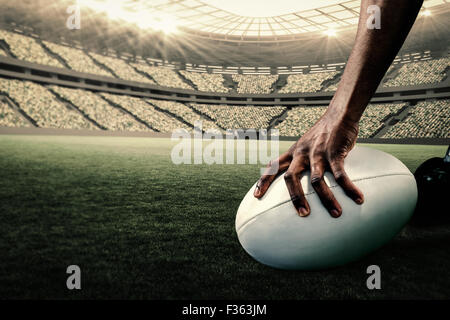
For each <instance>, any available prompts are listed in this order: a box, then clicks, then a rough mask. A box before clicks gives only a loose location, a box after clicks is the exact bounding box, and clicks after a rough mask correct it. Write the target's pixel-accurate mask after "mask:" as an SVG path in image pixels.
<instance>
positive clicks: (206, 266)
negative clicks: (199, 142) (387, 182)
mask: <svg viewBox="0 0 450 320" xmlns="http://www.w3.org/2000/svg"><path fill="white" fill-rule="evenodd" d="M277 2H278V4H272V3H271V4H269V3H267V5H266V4H264V5H260V6H257V5H255V3H256V2H255V1H248V4H243V3H242V1H241V4H240V2H238V1H227V2H226V3H225V2H223V1H222V2H220V1H207V0H177V1H170V0H152V1H139V0H135V1H132V0H122V1H114V2H112V1H104V0H103V1H102V0H80V1H72V0H59V1H50V0H34V1H25V0H24V1H17V2H11V1H6V0H0V4H1V7H2V14H1V15H0V148H1V150H2V151H1V156H0V163H1V168H2V178H1V179H0V197H1V199H2V200H1V202H0V212H2V223H1V224H0V228H1V232H0V238H1V239H2V241H1V242H0V246H1V251H0V252H1V255H2V262H1V263H0V266H1V268H0V269H2V271H3V272H2V273H1V274H0V297H1V298H2V299H23V298H25V299H27V298H31V299H95V298H97V299H98V298H102V299H271V300H280V299H381V298H384V299H411V298H413V299H417V298H425V299H448V298H449V297H450V289H449V288H450V278H449V277H447V276H446V274H447V269H448V268H447V267H448V266H450V256H449V250H448V245H449V243H450V228H449V227H448V225H445V224H441V225H438V226H431V227H426V228H423V227H422V228H419V227H416V226H414V225H408V226H406V227H405V228H404V229H403V230H402V232H401V233H400V234H399V235H398V236H397V237H396V238H395V239H394V240H393V241H392V242H390V243H389V244H388V245H387V246H385V247H383V248H382V249H380V250H378V251H376V252H374V253H372V254H370V255H368V256H367V257H365V258H364V259H363V260H361V261H357V262H355V263H352V264H350V265H348V266H345V267H342V268H336V269H332V270H329V271H327V272H320V271H317V272H316V271H314V272H307V273H304V272H291V271H289V272H286V271H279V270H273V269H271V268H269V267H265V266H263V265H260V264H257V263H256V262H255V261H253V260H252V259H251V257H249V256H248V255H247V254H246V253H245V252H244V251H243V250H242V248H241V247H240V245H239V242H238V240H237V238H236V235H235V229H234V219H235V215H236V211H237V208H238V207H239V204H240V201H241V200H242V197H243V195H245V193H246V192H247V191H248V189H249V188H250V187H251V186H252V184H253V183H254V182H255V181H256V180H257V179H258V178H259V175H260V167H261V166H260V165H255V164H248V163H247V164H242V165H228V164H214V165H209V164H200V165H189V164H182V165H175V164H174V163H172V162H171V158H170V157H171V150H172V148H173V146H174V145H175V144H176V143H175V142H174V141H173V139H171V136H172V134H173V132H174V131H176V130H178V129H180V128H181V129H185V130H187V131H188V132H194V131H195V128H196V123H198V121H201V123H202V129H201V130H203V131H204V132H206V131H207V130H214V131H215V132H220V133H225V132H227V130H238V129H242V130H256V131H257V132H260V131H261V130H268V131H271V130H274V131H277V132H278V134H279V138H280V140H281V141H280V150H282V151H285V150H287V149H288V148H289V147H290V146H291V145H292V143H293V142H294V141H296V140H297V139H298V138H299V137H301V136H302V135H303V134H305V133H306V132H307V131H308V130H309V128H311V127H312V126H313V125H314V124H315V123H316V121H317V120H319V118H320V117H321V116H322V114H323V113H324V112H325V110H326V109H327V106H328V105H329V104H330V101H331V100H332V98H333V96H334V93H335V92H336V90H337V88H338V86H339V83H340V80H341V77H342V75H343V72H344V69H345V66H346V63H347V59H348V57H349V55H350V53H351V50H352V46H353V42H354V39H355V34H356V28H357V23H358V17H359V7H360V5H361V3H360V1H353V0H351V1H345V0H344V1H343V0H330V1H325V0H324V1H314V2H313V1H311V2H309V1H308V3H306V2H300V1H297V2H299V3H297V4H296V5H293V3H292V1H277ZM250 3H251V4H250ZM449 15H450V3H449V2H448V1H447V0H425V1H424V3H423V6H422V8H421V10H420V13H419V16H418V17H417V20H416V22H415V23H414V26H413V28H412V29H411V31H410V33H409V35H408V37H407V39H406V41H405V43H404V45H403V46H402V48H401V50H400V52H399V53H398V55H397V56H396V57H395V59H394V61H393V63H392V64H391V66H390V67H389V69H388V71H387V72H386V74H385V75H384V77H383V79H382V81H381V83H380V85H379V87H378V89H377V91H376V93H375V95H374V96H373V98H372V99H371V101H370V104H369V105H368V107H367V109H366V110H365V112H364V114H363V116H362V118H361V121H360V127H359V135H358V141H357V143H358V144H359V145H365V146H368V147H370V148H376V149H379V150H383V151H386V152H388V153H390V154H392V155H394V156H396V157H397V158H399V159H400V160H401V161H402V162H404V163H405V164H406V165H407V166H408V168H409V169H410V171H411V172H414V171H415V170H416V169H417V168H418V166H419V165H420V164H421V163H423V162H424V161H425V160H427V159H429V158H432V157H442V156H444V154H445V151H446V150H447V147H448V145H449V144H450V116H449V114H450V112H449V111H450V77H449V75H450V55H449V53H450V51H449V50H450V47H449V34H448V30H449V29H450V19H449ZM247 140H248V139H247ZM247 143H249V141H247ZM73 264H76V265H79V266H80V267H81V269H82V270H83V289H82V290H79V291H69V290H67V288H66V287H65V283H66V278H67V274H66V268H67V266H69V265H73ZM372 264H376V265H380V266H381V268H382V270H383V277H384V278H383V284H385V286H384V285H383V290H378V291H370V290H367V288H366V287H365V281H366V278H367V274H366V272H365V270H366V267H367V266H368V265H372ZM437 279H439V281H437Z"/></svg>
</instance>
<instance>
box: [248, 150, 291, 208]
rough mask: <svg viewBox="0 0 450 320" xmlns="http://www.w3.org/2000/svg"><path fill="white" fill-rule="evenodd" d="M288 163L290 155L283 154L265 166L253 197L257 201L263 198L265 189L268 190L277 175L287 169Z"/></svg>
mask: <svg viewBox="0 0 450 320" xmlns="http://www.w3.org/2000/svg"><path fill="white" fill-rule="evenodd" d="M290 161H291V155H290V153H288V152H285V153H283V154H282V155H281V156H280V157H279V158H278V159H276V160H274V161H270V163H269V164H268V165H267V168H266V171H265V172H264V174H263V175H262V176H261V178H259V180H258V183H257V184H256V188H255V191H254V192H253V196H254V197H256V198H258V199H259V198H261V197H262V196H264V194H265V193H266V191H267V189H269V187H270V184H271V183H272V182H273V180H274V179H275V177H276V176H277V175H278V173H280V172H281V171H284V170H286V169H287V168H288V167H289V163H290Z"/></svg>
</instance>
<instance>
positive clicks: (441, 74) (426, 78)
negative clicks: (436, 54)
mask: <svg viewBox="0 0 450 320" xmlns="http://www.w3.org/2000/svg"><path fill="white" fill-rule="evenodd" d="M449 66H450V58H441V59H434V60H428V61H418V62H411V63H405V64H404V65H402V67H401V68H400V70H399V73H398V75H397V76H396V77H395V78H393V79H389V80H387V81H386V82H385V83H384V84H383V85H384V86H385V87H400V86H413V85H418V84H427V83H438V82H441V81H442V80H443V79H444V78H445V76H446V74H445V70H446V69H447V68H448V67H449Z"/></svg>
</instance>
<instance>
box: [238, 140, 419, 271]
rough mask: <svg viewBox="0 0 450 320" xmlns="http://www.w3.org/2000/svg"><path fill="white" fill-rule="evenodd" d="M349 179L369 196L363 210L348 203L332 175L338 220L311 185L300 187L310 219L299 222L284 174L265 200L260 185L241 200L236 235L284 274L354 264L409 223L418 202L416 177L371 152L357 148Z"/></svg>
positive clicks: (306, 182) (347, 165) (328, 175)
mask: <svg viewBox="0 0 450 320" xmlns="http://www.w3.org/2000/svg"><path fill="white" fill-rule="evenodd" d="M344 167H345V170H346V172H347V174H348V176H349V178H350V179H351V180H352V181H353V182H354V183H355V184H356V186H357V187H358V188H359V189H360V190H361V191H362V192H363V193H364V203H363V204H362V205H358V204H356V203H354V202H353V201H352V200H351V199H350V198H348V197H347V196H346V195H345V193H344V191H343V190H342V189H341V187H340V186H339V185H338V184H337V183H336V181H335V180H334V177H333V175H332V174H331V173H329V172H327V173H326V174H325V181H326V183H327V185H328V186H329V187H330V188H331V191H332V192H333V194H334V196H335V197H336V199H337V201H338V202H339V203H340V204H341V206H342V215H341V216H340V217H339V218H333V217H331V216H330V214H329V213H328V211H327V210H326V209H325V208H324V206H323V205H322V204H321V202H320V199H319V197H318V196H317V194H316V193H315V192H314V189H313V187H312V185H311V183H310V177H309V172H306V173H305V174H304V175H303V176H302V178H301V184H302V186H303V190H304V193H305V196H306V199H307V200H308V202H309V205H310V207H311V214H310V215H309V216H307V217H300V216H299V215H298V214H297V211H296V210H295V208H294V206H293V204H292V202H291V200H290V196H289V192H288V190H287V187H286V183H285V181H284V178H283V176H284V174H281V175H280V176H279V177H277V178H276V179H275V180H274V182H273V183H272V185H271V186H270V188H269V189H268V190H267V192H266V194H265V195H264V196H263V197H262V198H261V199H256V198H255V197H254V196H253V191H254V188H255V186H256V184H255V185H254V186H253V187H252V188H251V189H250V190H249V191H248V193H247V195H246V196H245V198H244V199H243V200H242V203H241V205H240V206H239V209H238V212H237V215H236V232H237V235H238V238H239V242H240V243H241V245H242V247H243V248H244V249H245V250H246V251H247V253H248V254H250V256H252V257H253V258H254V259H256V260H257V261H259V262H261V263H263V264H265V265H268V266H271V267H275V268H280V269H298V270H314V269H326V268H330V267H335V266H340V265H344V264H346V263H349V262H351V261H355V260H357V259H359V258H361V257H363V256H364V255H366V254H368V253H369V252H371V251H373V250H375V249H377V248H379V247H381V246H383V245H384V244H386V243H387V242H389V241H390V240H391V239H392V238H393V237H394V236H395V235H396V234H397V233H398V232H399V231H400V230H401V229H402V228H403V227H404V226H405V224H406V223H407V222H408V220H409V219H410V217H411V216H412V214H413V211H414V208H415V206H416V201H417V187H416V182H415V179H414V176H413V175H412V173H411V172H410V171H409V170H408V168H407V167H406V166H405V165H404V164H403V163H402V162H401V161H400V160H398V159H396V158H395V157H393V156H391V155H389V154H387V153H385V152H382V151H379V150H375V149H371V148H365V147H355V148H354V149H353V150H352V151H351V152H350V153H349V154H348V156H347V158H346V159H345V164H344Z"/></svg>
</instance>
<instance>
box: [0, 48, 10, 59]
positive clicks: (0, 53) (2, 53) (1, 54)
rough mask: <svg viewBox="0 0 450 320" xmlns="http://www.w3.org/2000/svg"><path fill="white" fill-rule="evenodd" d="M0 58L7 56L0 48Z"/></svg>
mask: <svg viewBox="0 0 450 320" xmlns="http://www.w3.org/2000/svg"><path fill="white" fill-rule="evenodd" d="M0 56H3V57H7V56H8V55H7V54H6V52H5V51H4V50H3V49H2V48H0Z"/></svg>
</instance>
